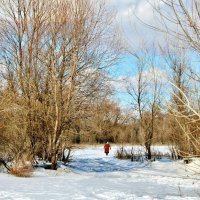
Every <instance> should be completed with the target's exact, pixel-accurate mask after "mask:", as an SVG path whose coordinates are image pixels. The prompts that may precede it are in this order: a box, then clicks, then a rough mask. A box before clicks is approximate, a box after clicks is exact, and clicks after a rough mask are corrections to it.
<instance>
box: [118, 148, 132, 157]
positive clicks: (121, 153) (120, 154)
mask: <svg viewBox="0 0 200 200" xmlns="http://www.w3.org/2000/svg"><path fill="white" fill-rule="evenodd" d="M115 157H116V158H118V159H131V157H132V154H131V152H128V151H126V150H125V149H124V148H123V147H121V148H120V149H118V150H117V152H116V154H115Z"/></svg>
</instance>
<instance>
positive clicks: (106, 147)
mask: <svg viewBox="0 0 200 200" xmlns="http://www.w3.org/2000/svg"><path fill="white" fill-rule="evenodd" d="M110 149H111V147H110V144H109V143H108V142H107V143H106V144H105V145H104V150H105V154H106V155H108V154H109V151H110Z"/></svg>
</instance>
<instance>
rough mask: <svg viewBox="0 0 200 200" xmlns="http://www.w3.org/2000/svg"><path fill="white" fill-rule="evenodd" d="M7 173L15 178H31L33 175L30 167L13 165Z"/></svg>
mask: <svg viewBox="0 0 200 200" xmlns="http://www.w3.org/2000/svg"><path fill="white" fill-rule="evenodd" d="M9 173H10V174H12V175H14V176H17V177H31V176H32V174H33V168H32V167H31V166H18V165H15V166H13V167H11V168H10V171H9Z"/></svg>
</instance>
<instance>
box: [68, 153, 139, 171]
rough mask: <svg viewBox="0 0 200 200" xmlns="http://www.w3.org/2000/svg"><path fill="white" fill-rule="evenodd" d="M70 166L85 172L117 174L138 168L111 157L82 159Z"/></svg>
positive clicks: (131, 163) (132, 163)
mask: <svg viewBox="0 0 200 200" xmlns="http://www.w3.org/2000/svg"><path fill="white" fill-rule="evenodd" d="M138 164H139V163H137V165H138ZM140 164H141V163H140ZM68 166H69V167H71V168H73V169H76V170H80V171H84V172H115V171H128V170H131V169H133V168H135V167H136V163H135V162H131V161H130V160H118V159H116V158H111V157H107V158H80V159H76V160H74V161H72V162H71V163H69V165H68Z"/></svg>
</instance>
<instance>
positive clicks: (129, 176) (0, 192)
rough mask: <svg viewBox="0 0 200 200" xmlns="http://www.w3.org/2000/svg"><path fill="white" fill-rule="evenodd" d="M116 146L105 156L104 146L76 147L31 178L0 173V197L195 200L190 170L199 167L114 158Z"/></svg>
mask: <svg viewBox="0 0 200 200" xmlns="http://www.w3.org/2000/svg"><path fill="white" fill-rule="evenodd" d="M116 149H117V147H113V148H112V150H111V152H110V154H109V155H108V156H106V155H105V154H104V152H103V147H94V146H93V147H87V148H83V149H78V150H76V151H75V152H74V153H73V154H74V155H73V158H74V161H73V162H71V163H70V165H69V166H68V167H66V168H65V167H63V168H60V169H59V170H58V171H51V170H44V169H37V170H36V171H35V172H34V175H33V177H31V178H17V177H13V176H11V175H8V174H6V173H0V200H1V199H5V200H68V199H70V200H95V199H99V200H107V199H108V200H153V199H154V200H155V199H168V200H172V199H173V200H183V199H188V200H193V199H195V200H197V199H200V176H199V175H198V174H196V173H195V174H194V171H195V172H196V171H197V170H198V167H199V168H200V166H198V165H196V164H194V163H192V164H189V165H184V164H183V161H176V162H175V161H170V160H167V159H162V160H160V161H155V162H150V163H147V162H143V163H140V162H131V161H130V160H118V159H116V158H114V154H115V152H116ZM157 149H159V150H160V151H162V152H163V151H168V150H167V148H166V147H157ZM195 167H196V168H195ZM193 170H194V171H193Z"/></svg>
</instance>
